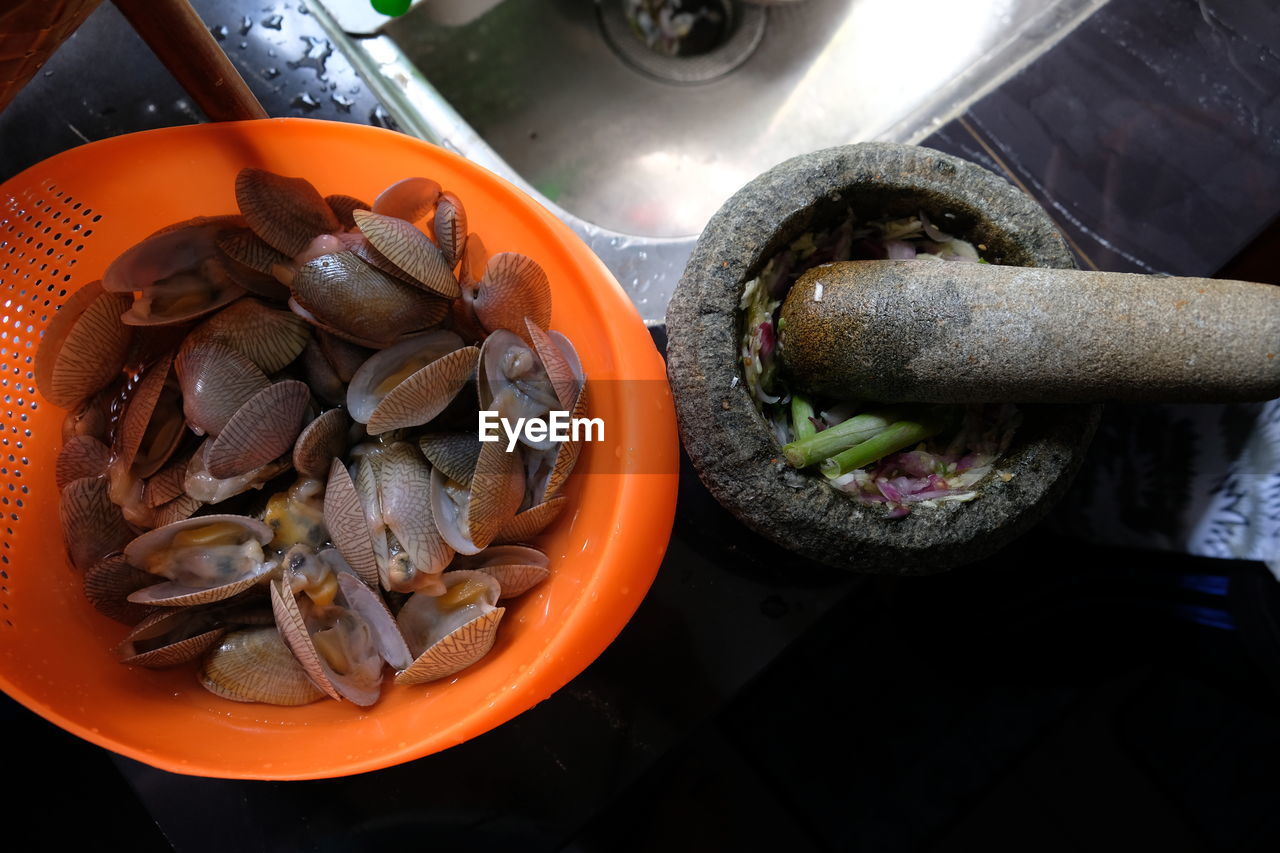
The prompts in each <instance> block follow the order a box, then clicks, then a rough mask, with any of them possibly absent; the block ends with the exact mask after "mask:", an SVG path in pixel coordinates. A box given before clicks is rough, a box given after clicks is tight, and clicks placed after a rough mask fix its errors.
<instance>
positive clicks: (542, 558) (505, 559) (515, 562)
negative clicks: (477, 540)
mask: <svg viewBox="0 0 1280 853" xmlns="http://www.w3.org/2000/svg"><path fill="white" fill-rule="evenodd" d="M550 565H551V561H550V560H549V559H547V555H546V554H544V553H542V552H541V551H539V550H538V549H537V548H530V547H528V546H527V545H491V546H489V547H488V548H485V549H484V550H483V551H481V552H480V553H479V554H474V555H470V556H468V555H459V556H458V557H455V558H454V561H453V562H452V563H451V564H450V565H449V572H447V573H446V574H451V573H453V572H455V571H460V570H475V571H480V572H484V573H485V574H487V575H492V576H493V577H494V579H495V580H497V581H498V585H499V587H501V590H500V593H499V595H498V598H499V599H503V598H515V597H516V596H518V595H523V594H525V593H526V592H528V591H529V590H530V589H532V588H533V587H534V586H536V585H537V584H539V583H541V582H542V581H544V580H546V579H547V577H548V576H550V574H551V569H550V568H549V566H550Z"/></svg>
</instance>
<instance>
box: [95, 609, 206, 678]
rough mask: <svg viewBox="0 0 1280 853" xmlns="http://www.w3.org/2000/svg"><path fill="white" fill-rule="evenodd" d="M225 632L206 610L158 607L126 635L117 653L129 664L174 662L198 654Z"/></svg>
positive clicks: (152, 665) (157, 665)
mask: <svg viewBox="0 0 1280 853" xmlns="http://www.w3.org/2000/svg"><path fill="white" fill-rule="evenodd" d="M225 633H226V628H225V627H223V626H222V625H220V624H218V622H217V620H216V618H214V617H213V616H212V615H211V614H209V613H208V612H205V611H191V610H158V611H156V612H154V613H152V614H151V615H150V616H148V617H146V618H145V619H143V620H142V622H140V623H139V624H138V625H137V627H135V628H134V629H133V630H132V631H130V632H129V633H128V634H127V635H125V638H124V640H123V641H122V642H121V643H120V645H119V646H117V647H116V654H117V655H118V656H119V657H120V662H121V663H123V664H126V665H128V666H145V667H148V668H151V669H161V668H164V667H169V666H177V665H178V664H182V663H186V662H187V661H192V660H195V659H196V658H198V657H200V655H202V654H204V653H205V652H206V651H208V650H209V648H210V647H211V646H213V645H214V644H215V643H217V642H218V640H219V639H221V638H222V635H223V634H225Z"/></svg>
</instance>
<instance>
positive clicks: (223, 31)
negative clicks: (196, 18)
mask: <svg viewBox="0 0 1280 853" xmlns="http://www.w3.org/2000/svg"><path fill="white" fill-rule="evenodd" d="M209 32H211V33H213V37H214V38H216V39H217V40H218V41H222V40H223V39H225V38H226V37H227V34H228V33H230V32H231V31H230V30H229V29H227V28H226V26H225V25H220V26H216V27H211V28H210V29H209Z"/></svg>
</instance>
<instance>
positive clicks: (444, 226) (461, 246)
mask: <svg viewBox="0 0 1280 853" xmlns="http://www.w3.org/2000/svg"><path fill="white" fill-rule="evenodd" d="M433 230H434V231H435V234H436V241H437V242H439V244H440V253H441V254H442V255H443V256H444V259H445V262H446V263H448V264H449V267H450V268H451V269H452V268H453V267H454V266H456V265H457V263H458V260H459V259H460V258H461V257H462V255H463V252H464V251H465V247H466V244H467V211H466V209H465V208H463V206H462V200H461V199H460V198H458V197H457V196H456V195H454V194H453V193H450V192H446V193H442V194H441V196H440V200H439V201H438V202H436V216H435V221H434V229H433ZM455 295H456V294H455Z"/></svg>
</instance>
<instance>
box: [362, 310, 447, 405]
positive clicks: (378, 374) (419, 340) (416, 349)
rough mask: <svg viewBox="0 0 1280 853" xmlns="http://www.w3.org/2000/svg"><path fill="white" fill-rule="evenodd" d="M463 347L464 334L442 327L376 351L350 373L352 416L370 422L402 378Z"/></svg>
mask: <svg viewBox="0 0 1280 853" xmlns="http://www.w3.org/2000/svg"><path fill="white" fill-rule="evenodd" d="M462 348H463V343H462V339H461V338H459V337H458V336H457V335H456V334H454V333H453V332H449V331H445V330H443V329H440V330H436V331H432V332H424V333H422V334H418V335H411V336H409V337H406V338H404V339H403V340H401V341H399V342H398V343H396V344H394V345H392V346H389V347H387V348H386V349H383V350H381V351H379V352H376V353H374V354H373V355H372V356H370V357H369V358H368V359H367V360H365V362H364V363H363V364H361V365H360V367H359V368H358V369H357V370H356V371H355V373H353V374H352V375H351V376H350V377H349V386H348V388H347V399H346V403H347V409H348V411H350V412H351V417H352V419H353V420H356V421H358V422H360V423H366V424H367V423H368V422H369V419H370V417H372V416H373V413H374V410H375V409H377V407H378V405H379V403H381V402H382V399H383V398H384V397H386V396H387V394H388V393H389V392H390V391H392V390H393V389H394V388H396V387H397V386H398V385H399V384H400V383H401V382H402V381H404V380H405V379H407V378H408V377H410V376H412V375H413V374H414V373H416V372H418V371H419V370H421V369H422V368H424V367H426V366H427V365H429V364H431V363H432V362H434V361H437V360H439V359H441V358H443V357H444V356H446V355H448V354H449V353H451V352H454V351H456V350H460V349H462Z"/></svg>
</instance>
